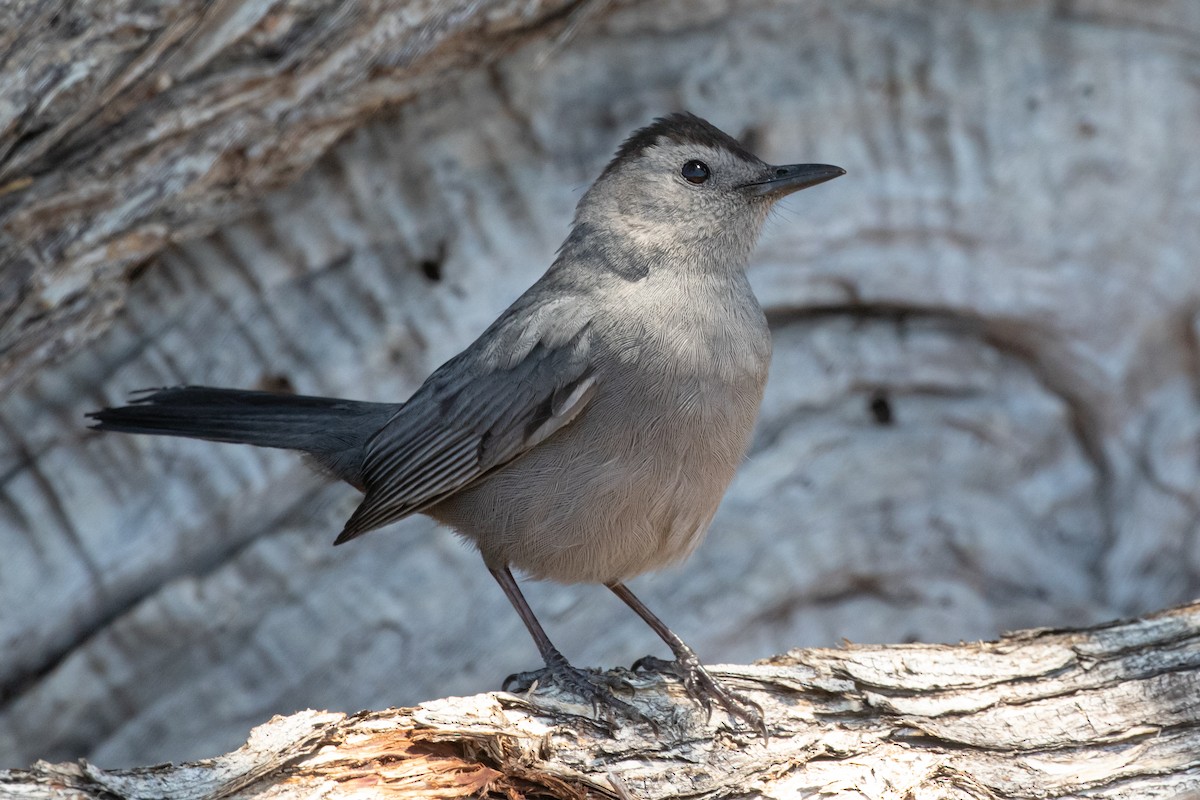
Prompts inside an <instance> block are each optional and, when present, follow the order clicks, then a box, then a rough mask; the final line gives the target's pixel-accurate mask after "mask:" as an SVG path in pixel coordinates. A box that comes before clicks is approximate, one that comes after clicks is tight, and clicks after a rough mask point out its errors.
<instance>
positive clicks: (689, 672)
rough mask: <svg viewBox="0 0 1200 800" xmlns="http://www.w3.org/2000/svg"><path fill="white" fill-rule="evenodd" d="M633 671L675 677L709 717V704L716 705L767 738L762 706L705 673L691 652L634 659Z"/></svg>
mask: <svg viewBox="0 0 1200 800" xmlns="http://www.w3.org/2000/svg"><path fill="white" fill-rule="evenodd" d="M633 671H634V672H653V673H657V674H659V675H671V676H673V677H675V678H678V679H679V681H680V682H681V683H682V684H683V688H684V689H685V690H686V691H687V693H688V695H689V696H691V698H692V699H693V700H695V701H696V703H698V704H699V706H700V707H701V708H703V709H704V712H705V713H706V714H708V716H709V717H710V718H711V717H712V710H713V705H714V704H716V705H719V706H720V707H721V708H723V709H725V711H726V712H727V713H728V714H729V715H730V716H731V717H733V718H735V719H739V720H741V721H742V722H744V723H746V724H747V725H749V726H750V727H751V728H753V729H754V730H756V731H757V732H758V733H760V734H761V735H762V737H763V738H764V739H766V738H767V723H766V720H765V719H764V718H763V710H762V706H760V705H759V704H758V703H756V702H754V701H753V700H751V699H750V698H748V697H746V696H745V695H742V694H739V693H737V692H735V691H733V690H732V689H727V688H726V687H724V686H722V685H721V684H720V683H719V682H718V681H717V679H716V678H714V677H713V676H712V675H710V674H709V673H708V670H706V669H705V668H704V665H703V664H701V663H700V659H699V658H697V657H696V654H695V653H686V654H684V655H683V656H682V657H681V658H678V659H676V660H675V661H664V660H663V659H661V658H655V657H654V656H646V657H644V658H640V659H638V660H637V661H636V662H634V664H633Z"/></svg>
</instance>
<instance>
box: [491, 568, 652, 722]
mask: <svg viewBox="0 0 1200 800" xmlns="http://www.w3.org/2000/svg"><path fill="white" fill-rule="evenodd" d="M488 569H489V571H490V572H491V573H492V577H494V578H495V579H496V582H497V583H499V584H500V588H501V589H503V590H504V594H505V595H507V596H508V601H509V602H510V603H512V604H513V608H515V609H516V610H517V613H518V614H519V615H520V616H521V621H522V622H524V623H525V627H526V628H528V629H529V635H530V636H532V637H533V641H534V643H535V644H537V648H538V651H539V652H541V654H542V660H543V661H545V662H546V666H545V667H544V668H543V669H539V670H532V671H530V672H518V673H515V674H513V675H509V676H508V677H507V678H505V679H504V684H503V686H502V688H503V689H504V691H506V692H508V691H515V692H525V691H528V690H529V689H531V688H532V687H533V686H534V685H535V684H538V683H553V684H555V685H557V686H559V687H561V688H563V689H565V690H567V691H568V692H570V693H571V694H574V695H576V696H578V697H580V698H582V699H584V700H586V701H588V702H589V703H591V704H592V710H593V712H598V711H599V710H600V709H604V711H605V716H606V717H607V718H608V719H609V721H610V722H611V720H612V712H614V711H616V712H620V713H621V714H623V715H625V716H626V717H628V718H630V719H633V720H635V721H637V722H643V721H646V720H645V717H644V715H643V714H642V713H641V712H640V711H638V710H637V709H636V708H634V707H633V706H631V705H630V704H629V703H626V702H625V701H623V700H620V699H618V698H617V697H616V696H615V695H613V693H612V688H611V687H612V686H613V685H615V684H614V683H613V682H611V681H607V680H605V679H604V677H603V676H599V675H597V674H595V673H592V672H589V671H587V670H582V669H578V668H577V667H573V666H571V663H570V662H569V661H567V659H566V656H564V655H563V654H562V653H560V652H559V650H558V648H557V647H555V646H554V644H553V643H552V642H551V641H550V637H549V636H547V635H546V631H545V630H544V629H543V628H542V624H541V623H540V622H538V620H537V617H535V616H534V614H533V609H532V608H530V607H529V603H528V602H526V600H525V595H523V594H522V593H521V587H519V586H517V579H516V578H514V577H513V574H512V571H511V570H510V569H509V568H508V566H507V565H506V566H504V567H501V568H499V569H494V568H492V567H490V566H489V567H488ZM625 685H626V686H628V684H625Z"/></svg>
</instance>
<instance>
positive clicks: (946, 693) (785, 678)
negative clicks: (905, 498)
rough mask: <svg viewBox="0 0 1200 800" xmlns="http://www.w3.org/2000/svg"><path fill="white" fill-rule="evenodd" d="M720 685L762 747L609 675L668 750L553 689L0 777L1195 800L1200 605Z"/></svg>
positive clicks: (258, 731) (313, 716)
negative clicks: (189, 757) (207, 751)
mask: <svg viewBox="0 0 1200 800" xmlns="http://www.w3.org/2000/svg"><path fill="white" fill-rule="evenodd" d="M714 672H715V673H716V674H719V675H720V677H721V678H723V679H724V680H725V681H727V682H729V683H730V684H731V685H733V686H735V687H737V689H738V690H739V691H741V692H745V693H746V694H748V695H749V696H750V697H752V698H753V699H754V700H755V701H757V702H758V703H760V704H761V705H762V706H763V708H764V710H765V711H766V716H767V720H768V724H769V729H770V730H769V734H770V735H769V738H767V739H765V740H764V739H762V738H760V737H759V735H758V734H757V733H755V732H753V731H749V730H747V729H745V728H744V727H741V728H739V727H736V726H731V725H730V724H729V720H727V719H726V718H724V717H723V716H722V715H721V714H720V713H719V712H718V713H716V714H715V715H714V716H713V717H712V718H710V719H706V718H705V717H704V715H703V714H701V713H700V712H699V711H698V710H697V709H695V708H694V707H693V706H692V704H691V701H690V700H688V699H687V698H686V696H683V695H682V694H681V691H680V687H679V685H678V684H677V683H676V682H675V681H674V680H673V679H672V680H668V679H664V678H661V677H658V676H646V675H640V674H639V675H635V674H633V673H630V672H628V671H613V672H611V673H610V674H611V675H612V676H613V677H615V678H622V679H625V680H627V681H628V682H629V683H630V685H631V689H632V691H633V695H632V702H634V704H635V705H637V706H638V707H639V709H640V710H642V711H643V712H644V713H646V714H647V716H649V717H650V718H652V719H655V720H658V726H657V730H654V729H652V728H651V727H650V726H649V725H646V724H632V723H629V722H621V721H615V722H608V721H606V720H604V719H603V718H600V717H596V716H594V715H593V714H592V711H591V709H590V708H587V707H582V706H580V705H578V704H576V703H573V702H571V700H570V699H569V698H564V697H562V696H561V695H559V694H557V693H556V692H555V691H553V690H547V689H545V688H543V689H536V688H535V691H534V693H533V694H530V695H513V694H507V693H499V692H497V693H491V694H482V695H475V696H472V697H458V698H447V699H443V700H436V701H433V702H428V703H422V704H421V705H419V706H416V707H414V708H402V709H389V710H386V711H364V712H360V713H357V714H350V715H347V714H341V713H330V712H327V711H305V712H301V713H297V714H293V715H291V716H286V717H282V716H280V717H275V718H274V719H271V720H270V721H268V722H266V723H264V724H262V725H260V726H259V727H257V728H255V729H254V730H253V731H252V732H251V733H250V736H249V738H248V740H247V741H246V743H245V744H244V745H243V746H242V747H241V748H239V749H237V750H236V751H234V752H231V753H228V754H226V755H223V756H220V757H217V758H213V759H208V760H205V761H199V762H195V763H189V764H181V765H171V764H167V765H159V766H153V767H145V768H138V769H124V770H108V769H104V768H103V767H100V766H97V765H95V764H91V763H88V762H87V761H79V762H76V763H62V764H50V763H47V762H39V763H37V764H35V765H34V766H33V767H32V768H30V769H17V770H10V771H6V772H0V796H4V797H6V798H11V800H59V799H61V800H67V798H70V800H81V799H82V798H96V800H112V799H113V798H129V800H134V799H135V798H136V799H137V800H149V799H150V798H158V799H159V800H175V799H176V798H178V799H179V800H184V799H185V798H186V799H187V800H199V798H218V797H221V798H239V799H243V800H250V799H251V798H273V799H278V798H305V797H322V798H326V800H332V799H333V798H343V797H345V798H350V797H364V796H371V797H389V798H417V797H465V796H473V797H475V796H483V797H496V798H514V797H539V798H564V799H565V798H572V800H582V798H587V797H608V798H616V799H617V800H627V799H629V798H646V799H647V800H648V799H649V798H660V799H663V800H665V798H689V800H699V799H700V798H705V799H708V800H716V798H734V797H748V796H753V797H768V798H784V797H810V796H817V797H848V798H873V799H882V798H896V799H897V800H899V799H900V798H904V800H948V798H964V800H966V799H969V800H998V799H999V798H1006V799H1009V798H1048V797H1054V798H1085V797H1086V798H1089V799H1090V800H1097V799H1098V798H1122V799H1123V800H1132V799H1133V798H1140V799H1141V800H1148V799H1149V798H1188V797H1200V757H1198V755H1197V754H1200V603H1195V604H1191V605H1187V606H1182V607H1178V608H1174V609H1171V610H1168V611H1163V612H1161V613H1158V614H1153V615H1150V616H1147V617H1144V618H1141V619H1136V620H1130V621H1123V622H1114V623H1111V624H1108V625H1102V626H1099V627H1094V628H1090V629H1083V630H1028V631H1021V632H1019V633H1013V634H1009V635H1006V636H1004V637H1003V638H1001V639H1000V640H999V641H995V642H977V643H962V644H958V645H953V646H951V645H926V644H912V645H883V646H878V645H877V646H862V645H846V646H845V647H842V648H840V649H810V650H793V651H790V652H788V653H786V654H783V655H780V656H777V657H775V658H772V659H769V660H765V661H761V662H758V663H755V664H751V665H743V666H721V667H716V668H715V669H714Z"/></svg>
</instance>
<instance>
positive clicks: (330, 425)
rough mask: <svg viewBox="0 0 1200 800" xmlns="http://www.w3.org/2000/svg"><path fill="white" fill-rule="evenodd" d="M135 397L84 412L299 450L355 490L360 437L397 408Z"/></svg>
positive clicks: (268, 397)
mask: <svg viewBox="0 0 1200 800" xmlns="http://www.w3.org/2000/svg"><path fill="white" fill-rule="evenodd" d="M138 394H140V395H141V396H139V397H136V398H134V399H132V400H131V402H130V404H129V405H127V406H121V407H119V408H106V409H103V410H101V411H95V412H92V413H90V414H88V417H90V418H91V419H92V420H93V421H94V424H93V425H92V427H93V428H95V429H97V430H102V431H120V432H123V433H148V434H156V435H160V436H183V437H187V438H191V439H207V440H209V441H214V442H233V443H237V444H251V445H257V446H258V447H278V448H283V449H287V450H299V451H302V452H304V453H308V454H309V455H310V456H312V457H313V458H314V459H315V460H316V461H317V463H318V464H320V465H321V466H323V467H325V468H326V469H329V470H330V471H332V472H333V473H334V474H335V475H337V476H338V477H339V478H342V479H343V480H345V481H348V482H349V483H351V484H353V485H355V486H360V485H361V480H360V472H361V468H362V451H363V447H364V446H365V445H366V443H367V440H368V439H369V438H370V437H371V436H372V435H374V434H375V433H376V432H377V431H378V430H379V429H380V428H382V427H383V426H384V425H385V424H386V423H387V421H388V420H389V419H391V417H392V416H393V415H394V414H395V413H396V412H397V411H398V410H400V408H401V406H400V405H399V404H397V403H365V402H361V401H357V400H342V399H338V398H332V397H312V396H307V395H295V394H285V393H280V392H252V391H244V390H241V389H214V388H210V387H207V386H177V387H174V388H169V389H152V390H147V393H138Z"/></svg>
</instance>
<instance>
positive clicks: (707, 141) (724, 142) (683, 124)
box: [601, 111, 758, 177]
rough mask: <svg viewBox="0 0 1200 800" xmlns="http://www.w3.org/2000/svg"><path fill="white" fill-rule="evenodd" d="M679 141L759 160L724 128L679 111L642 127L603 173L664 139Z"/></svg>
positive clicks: (625, 143) (602, 174) (621, 147)
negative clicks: (716, 148) (717, 148)
mask: <svg viewBox="0 0 1200 800" xmlns="http://www.w3.org/2000/svg"><path fill="white" fill-rule="evenodd" d="M663 139H666V140H667V141H670V142H674V143H675V144H698V145H703V146H705V147H719V148H722V149H725V150H728V151H729V152H731V153H734V154H736V155H737V156H739V157H740V158H743V159H745V160H746V161H750V162H757V161H758V158H757V157H755V155H754V154H753V153H751V152H750V151H749V150H747V149H746V148H744V147H742V145H741V143H740V142H738V140H737V139H734V138H733V137H732V136H730V135H729V134H727V133H725V132H724V131H722V130H721V129H720V128H718V127H716V126H715V125H713V124H712V123H710V122H707V121H705V120H703V119H700V117H697V116H696V115H695V114H691V113H688V112H687V111H676V112H675V113H673V114H667V115H666V116H663V117H659V118H658V119H656V120H654V121H653V122H651V123H650V124H649V125H647V126H646V127H644V128H638V129H637V130H636V131H634V132H633V133H632V134H630V135H629V138H628V139H626V140H625V141H624V142H622V143H621V146H620V147H618V148H617V154H616V155H615V156H613V159H612V161H610V162H608V166H606V167H605V168H604V172H602V173H601V176H602V177H603V176H604V175H607V174H608V173H609V172H611V171H612V170H613V168H614V167H615V166H616V165H617V164H618V163H620V162H622V161H624V160H625V159H627V158H635V157H637V156H638V155H641V154H642V153H643V152H645V151H646V150H647V149H649V148H651V147H653V146H654V145H656V144H658V143H659V142H660V141H661V140H663Z"/></svg>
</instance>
